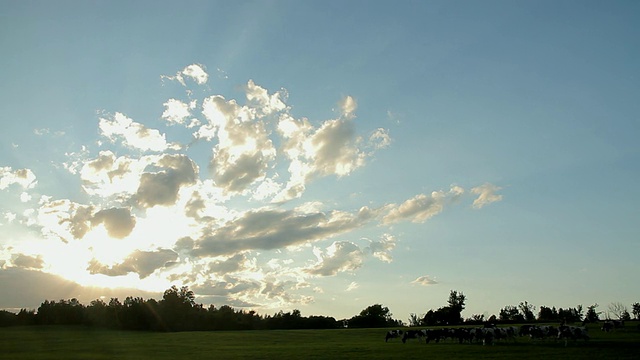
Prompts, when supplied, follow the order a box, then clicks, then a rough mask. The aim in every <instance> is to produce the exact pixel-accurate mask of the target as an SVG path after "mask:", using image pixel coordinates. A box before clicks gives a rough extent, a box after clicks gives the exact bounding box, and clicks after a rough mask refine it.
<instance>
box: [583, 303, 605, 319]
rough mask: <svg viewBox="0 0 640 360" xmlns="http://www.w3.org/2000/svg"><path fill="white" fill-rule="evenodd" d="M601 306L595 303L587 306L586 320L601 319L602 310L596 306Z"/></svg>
mask: <svg viewBox="0 0 640 360" xmlns="http://www.w3.org/2000/svg"><path fill="white" fill-rule="evenodd" d="M598 306H600V305H598V304H593V305H591V306H587V314H586V315H585V320H586V321H588V322H598V321H600V314H602V312H601V311H596V308H597V307H598Z"/></svg>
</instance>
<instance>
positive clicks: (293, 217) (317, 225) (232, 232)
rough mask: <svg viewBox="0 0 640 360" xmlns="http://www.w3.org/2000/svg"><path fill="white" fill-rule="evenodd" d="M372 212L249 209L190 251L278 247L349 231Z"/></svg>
mask: <svg viewBox="0 0 640 360" xmlns="http://www.w3.org/2000/svg"><path fill="white" fill-rule="evenodd" d="M374 216H375V214H374V212H373V211H371V210H370V209H368V208H362V209H361V210H360V211H359V212H358V213H356V214H351V213H345V212H338V211H332V212H328V213H322V212H315V213H313V212H312V213H301V212H298V211H295V210H288V211H287V210H274V209H260V210H256V211H249V212H246V213H245V214H243V215H242V216H241V217H239V218H237V219H234V220H232V221H229V222H228V223H226V224H225V225H224V226H221V227H220V228H216V229H214V230H211V233H210V234H205V235H204V236H202V237H201V238H200V239H199V240H197V241H196V242H195V247H194V250H193V251H192V254H193V255H195V256H218V255H230V254H236V253H239V252H242V251H246V250H258V249H259V250H272V249H281V248H285V247H287V246H292V245H299V244H303V243H308V242H313V241H317V240H321V239H326V238H329V237H332V236H335V235H337V234H340V233H344V232H347V231H350V230H352V229H354V228H358V227H360V226H362V225H363V224H365V223H366V222H368V221H369V220H371V219H372V218H373V217H374Z"/></svg>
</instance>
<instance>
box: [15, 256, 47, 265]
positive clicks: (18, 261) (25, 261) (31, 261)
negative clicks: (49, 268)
mask: <svg viewBox="0 0 640 360" xmlns="http://www.w3.org/2000/svg"><path fill="white" fill-rule="evenodd" d="M11 262H12V263H13V265H14V266H16V267H19V268H24V269H42V268H43V267H44V261H43V260H42V257H41V256H39V255H38V256H29V255H25V254H18V255H15V256H14V257H13V258H12V259H11Z"/></svg>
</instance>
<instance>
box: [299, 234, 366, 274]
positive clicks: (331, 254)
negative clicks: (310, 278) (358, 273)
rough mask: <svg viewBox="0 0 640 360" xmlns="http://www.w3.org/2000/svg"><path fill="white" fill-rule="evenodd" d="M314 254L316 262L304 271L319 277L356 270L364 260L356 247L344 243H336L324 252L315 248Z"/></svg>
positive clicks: (362, 253) (363, 256)
mask: <svg viewBox="0 0 640 360" xmlns="http://www.w3.org/2000/svg"><path fill="white" fill-rule="evenodd" d="M314 252H315V254H316V257H317V258H318V262H317V263H316V264H315V265H314V266H312V267H310V268H308V269H306V272H308V273H309V274H312V275H319V276H333V275H336V274H338V273H339V272H344V271H354V270H357V269H359V268H360V267H361V266H362V263H363V262H364V258H365V254H364V252H363V251H362V250H360V248H359V247H358V245H356V244H354V243H352V242H346V241H336V242H334V243H333V244H331V246H329V247H328V248H327V249H326V251H322V250H320V249H318V248H315V249H314Z"/></svg>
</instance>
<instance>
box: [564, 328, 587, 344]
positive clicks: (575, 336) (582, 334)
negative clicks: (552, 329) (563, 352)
mask: <svg viewBox="0 0 640 360" xmlns="http://www.w3.org/2000/svg"><path fill="white" fill-rule="evenodd" d="M558 340H564V346H567V341H568V340H573V341H576V340H584V341H587V340H589V333H587V328H586V327H584V326H583V327H577V326H567V325H563V326H560V327H559V328H558Z"/></svg>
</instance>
